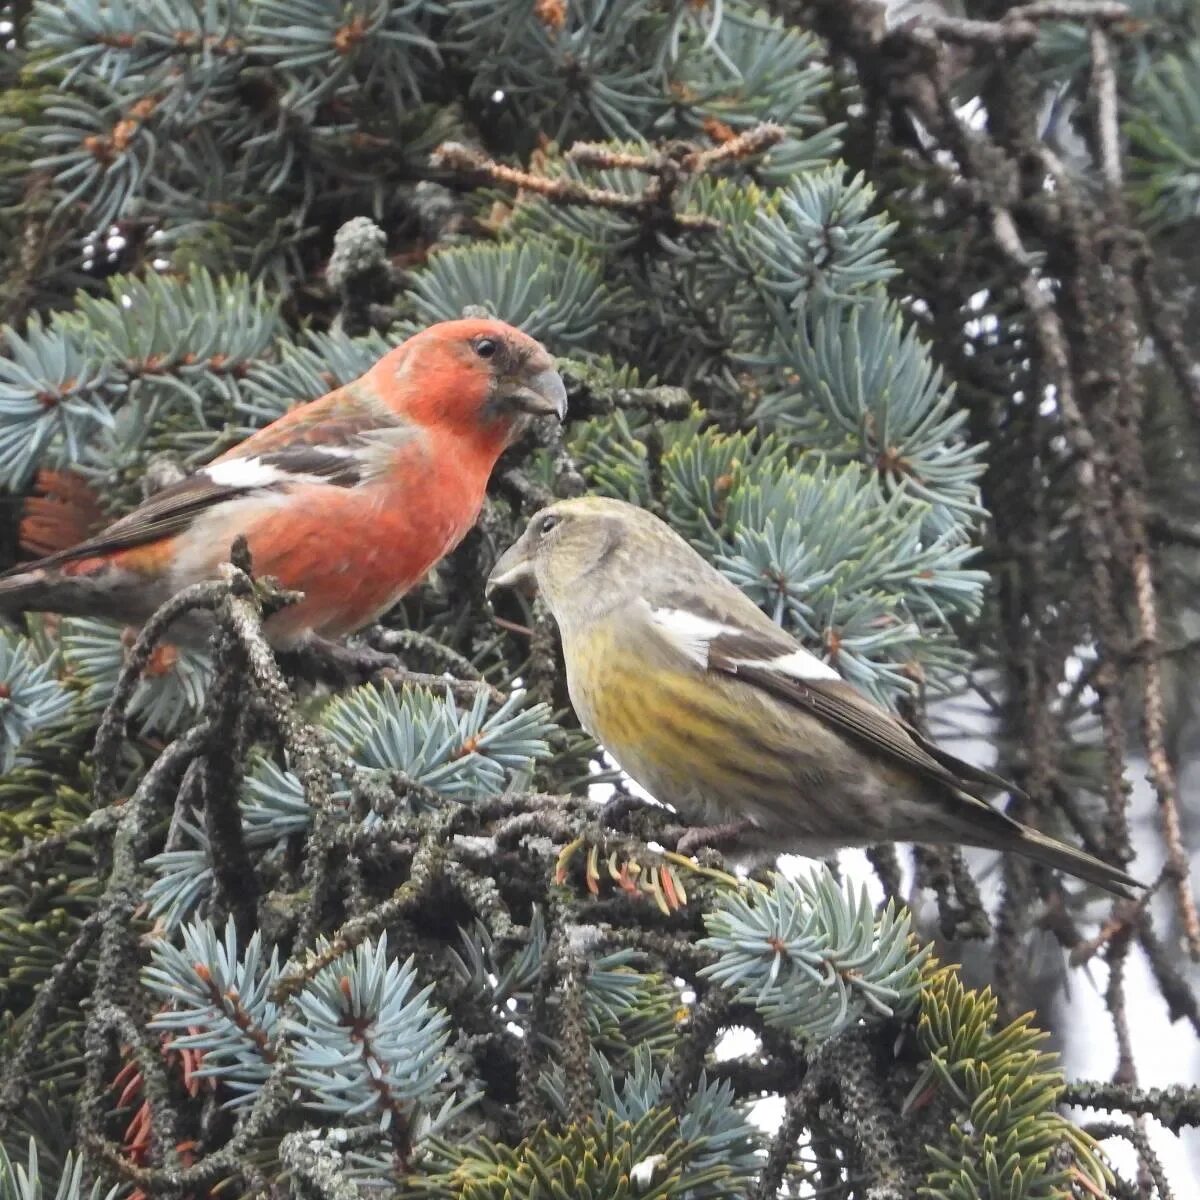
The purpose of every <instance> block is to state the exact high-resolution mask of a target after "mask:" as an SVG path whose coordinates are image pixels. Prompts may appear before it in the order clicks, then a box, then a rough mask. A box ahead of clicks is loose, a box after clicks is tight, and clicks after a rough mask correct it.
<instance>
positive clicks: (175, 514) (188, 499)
mask: <svg viewBox="0 0 1200 1200" xmlns="http://www.w3.org/2000/svg"><path fill="white" fill-rule="evenodd" d="M246 494H247V493H246V490H245V489H244V488H236V487H230V486H228V485H224V484H217V483H214V482H213V481H212V480H211V479H208V478H206V477H205V476H204V475H202V474H196V475H191V476H189V477H188V478H187V479H184V480H181V481H180V482H179V483H176V484H172V485H171V486H170V487H167V488H164V489H163V490H162V491H161V492H158V493H157V494H156V495H154V496H151V497H150V499H149V500H147V501H145V503H143V504H140V505H138V507H137V508H135V509H134V510H133V512H131V513H128V514H127V515H126V516H124V517H122V518H121V519H120V520H119V521H114V522H113V524H111V525H110V526H108V528H107V529H105V530H103V531H102V532H100V533H98V534H97V535H96V536H95V537H92V538H88V539H87V540H86V541H83V542H80V543H79V544H78V545H76V546H69V547H68V548H67V549H66V550H59V551H58V552H57V553H55V554H48V555H47V556H46V557H45V558H39V559H36V560H34V561H32V562H22V563H17V564H16V565H15V566H13V567H10V568H9V569H8V570H7V571H5V572H4V573H3V575H0V579H2V578H4V577H6V576H9V575H20V574H21V573H22V572H25V571H32V570H40V569H42V568H44V567H56V566H59V565H61V564H62V563H67V562H74V561H76V560H78V559H81V558H91V557H93V556H94V555H103V554H111V553H114V552H116V551H118V550H128V549H131V548H132V547H134V546H143V545H145V544H146V543H147V542H156V541H158V540H159V539H160V538H166V537H171V536H172V535H173V534H176V533H181V532H182V531H183V530H184V529H186V528H187V527H188V526H189V525H190V524H191V523H192V522H193V521H194V520H195V519H196V517H197V516H198V515H199V514H200V513H201V512H203V511H204V510H205V509H207V508H211V507H212V506H213V505H214V504H220V503H222V502H223V501H225V500H231V499H233V498H234V497H235V496H244V495H246Z"/></svg>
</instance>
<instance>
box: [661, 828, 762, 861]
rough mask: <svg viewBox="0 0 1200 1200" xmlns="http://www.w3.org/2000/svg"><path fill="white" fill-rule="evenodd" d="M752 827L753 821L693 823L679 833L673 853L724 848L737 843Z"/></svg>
mask: <svg viewBox="0 0 1200 1200" xmlns="http://www.w3.org/2000/svg"><path fill="white" fill-rule="evenodd" d="M753 828H754V822H753V821H746V820H741V821H727V822H725V823H724V824H723V825H693V826H689V827H688V828H687V829H685V830H684V831H683V833H682V834H681V835H680V837H679V840H678V841H677V842H676V843H675V853H676V854H683V855H687V856H689V857H690V856H691V855H693V854H695V853H696V851H697V850H703V849H704V848H706V847H708V848H711V849H713V850H726V849H728V848H729V847H730V846H735V845H737V842H738V839H739V838H740V837H741V836H742V834H743V833H746V832H747V831H748V830H750V829H753Z"/></svg>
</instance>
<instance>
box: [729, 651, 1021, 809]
mask: <svg viewBox="0 0 1200 1200" xmlns="http://www.w3.org/2000/svg"><path fill="white" fill-rule="evenodd" d="M795 649H796V645H795V643H794V642H792V641H791V639H790V638H788V637H787V635H786V634H784V633H783V631H782V630H780V631H779V636H772V635H766V636H764V635H763V634H760V633H759V632H758V631H756V630H738V631H737V632H736V633H735V632H730V633H724V634H721V635H720V636H718V637H716V638H714V639H713V640H712V641H711V642H710V643H709V646H708V668H709V670H710V671H717V672H719V673H721V674H725V675H732V676H735V677H736V678H738V679H740V680H742V682H743V683H748V684H750V685H751V686H753V687H757V688H761V689H762V690H763V691H765V692H769V693H770V694H771V695H772V696H774V697H776V699H779V700H783V701H784V702H785V703H788V704H794V705H795V706H796V707H797V708H801V709H803V710H804V711H805V712H808V713H811V714H812V715H813V716H815V717H819V718H820V719H821V720H822V721H824V722H825V723H826V724H827V725H830V726H832V727H833V728H834V729H836V730H838V732H839V733H841V734H843V735H844V736H845V737H847V738H849V739H850V740H851V741H853V742H856V743H857V744H858V745H859V746H861V747H863V748H864V749H866V750H869V751H871V752H872V753H874V754H877V755H879V756H880V757H882V758H886V759H890V760H891V761H892V762H894V763H896V764H897V765H898V766H902V767H905V768H907V769H908V770H911V771H915V772H917V773H918V774H920V775H923V776H925V778H927V779H929V780H931V781H933V782H935V783H939V784H942V785H944V786H946V787H951V788H954V789H955V790H959V791H964V792H966V793H967V794H968V795H971V796H974V797H976V798H978V799H982V796H981V795H980V793H981V792H983V791H986V790H991V789H1007V790H1010V791H1015V790H1016V789H1015V788H1013V786H1012V785H1011V784H1010V783H1008V782H1007V781H1005V780H1003V779H1001V778H1000V777H999V776H998V775H993V774H992V773H991V772H989V771H983V770H981V769H979V768H977V767H973V766H971V765H970V764H969V763H965V762H963V761H961V760H960V759H958V758H955V757H954V755H952V754H948V753H946V751H944V750H941V749H939V748H938V747H937V746H935V745H934V744H933V743H932V742H930V741H929V740H928V739H927V738H925V737H923V736H922V735H921V734H920V733H918V732H917V731H916V730H915V729H913V728H912V726H910V725H908V724H907V722H904V721H901V720H899V719H898V718H896V717H893V716H891V715H890V714H889V713H886V712H884V710H883V709H881V708H879V707H877V706H876V705H875V704H873V703H872V702H871V701H870V700H867V699H866V698H865V697H863V696H861V695H859V693H858V692H857V691H855V689H854V688H853V687H852V686H851V685H850V684H848V683H846V682H845V681H844V680H840V679H804V678H801V677H799V676H798V675H796V674H794V673H792V672H789V671H786V670H782V669H778V668H776V667H775V666H773V665H772V660H775V659H779V658H782V657H783V656H785V655H787V654H788V653H790V652H792V651H794V650H795Z"/></svg>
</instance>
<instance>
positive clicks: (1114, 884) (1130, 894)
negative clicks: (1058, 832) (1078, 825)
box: [1012, 826, 1146, 900]
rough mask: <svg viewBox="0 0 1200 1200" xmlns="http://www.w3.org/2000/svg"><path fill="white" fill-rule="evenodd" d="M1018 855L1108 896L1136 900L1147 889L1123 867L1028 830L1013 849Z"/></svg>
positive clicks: (1022, 832) (1024, 830)
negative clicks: (1064, 873)
mask: <svg viewBox="0 0 1200 1200" xmlns="http://www.w3.org/2000/svg"><path fill="white" fill-rule="evenodd" d="M1012 849H1014V850H1016V851H1018V853H1021V854H1024V855H1025V856H1026V857H1027V858H1032V859H1033V860H1034V862H1039V863H1041V864H1042V865H1043V866H1047V867H1053V868H1054V869H1055V870H1058V871H1066V872H1067V874H1068V875H1077V876H1079V878H1080V879H1086V880H1087V881H1088V882H1089V883H1094V884H1095V885H1096V886H1097V887H1102V888H1104V890H1105V891H1106V892H1112V893H1113V894H1114V895H1117V896H1124V897H1125V898H1126V899H1127V900H1135V899H1137V894H1138V891H1140V890H1141V889H1143V888H1145V886H1146V885H1145V884H1144V883H1139V882H1138V881H1137V880H1136V879H1134V877H1133V876H1132V875H1130V874H1128V873H1127V872H1125V871H1122V870H1121V868H1120V867H1114V866H1112V864H1111V863H1106V862H1105V861H1104V860H1103V859H1100V858H1097V857H1096V856H1095V855H1094V854H1088V853H1087V851H1086V850H1076V849H1075V847H1074V846H1068V845H1067V844H1066V843H1065V842H1060V841H1059V840H1058V839H1057V838H1052V837H1049V836H1047V835H1046V834H1044V833H1039V832H1038V831H1037V830H1036V829H1030V828H1028V826H1022V827H1021V835H1020V839H1019V841H1018V842H1017V843H1016V844H1015V845H1014V846H1012Z"/></svg>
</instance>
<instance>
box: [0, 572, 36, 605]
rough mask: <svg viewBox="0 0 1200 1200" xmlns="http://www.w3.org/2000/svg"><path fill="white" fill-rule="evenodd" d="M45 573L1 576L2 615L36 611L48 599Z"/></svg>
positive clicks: (0, 602)
mask: <svg viewBox="0 0 1200 1200" xmlns="http://www.w3.org/2000/svg"><path fill="white" fill-rule="evenodd" d="M46 592H47V588H46V573H45V572H44V571H38V570H33V571H17V572H15V573H14V572H9V573H8V574H6V575H3V576H0V613H21V612H25V611H26V610H27V609H36V608H38V607H39V604H40V603H42V602H43V601H44V600H46V599H47V595H46Z"/></svg>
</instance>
